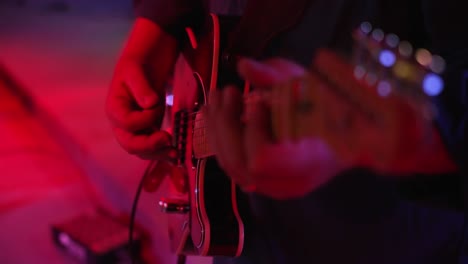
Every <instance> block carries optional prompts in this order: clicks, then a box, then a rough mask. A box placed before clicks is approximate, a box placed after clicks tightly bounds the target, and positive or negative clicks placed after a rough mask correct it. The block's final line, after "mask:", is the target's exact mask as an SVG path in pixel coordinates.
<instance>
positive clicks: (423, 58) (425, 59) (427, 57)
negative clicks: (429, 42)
mask: <svg viewBox="0 0 468 264" xmlns="http://www.w3.org/2000/svg"><path fill="white" fill-rule="evenodd" d="M415 57H416V61H417V62H418V63H419V64H421V65H422V66H426V67H428V66H429V65H430V64H431V61H432V54H431V53H430V52H429V51H428V50H427V49H418V50H416V55H415Z"/></svg>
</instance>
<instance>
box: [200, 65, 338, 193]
mask: <svg viewBox="0 0 468 264" xmlns="http://www.w3.org/2000/svg"><path fill="white" fill-rule="evenodd" d="M239 72H240V74H241V76H242V77H243V78H244V79H246V80H247V81H249V82H250V83H251V84H252V85H253V86H255V87H267V86H271V85H273V84H275V83H277V82H281V81H284V80H287V79H289V78H291V77H296V76H301V75H302V74H304V73H305V69H303V68H301V67H300V66H298V65H296V64H293V63H291V62H288V61H285V60H282V59H274V60H271V61H269V62H267V63H265V64H263V63H257V62H254V61H250V60H241V61H240V63H239ZM242 101H243V98H242V94H241V93H240V92H239V91H238V89H236V88H233V87H227V88H226V89H224V90H223V92H212V93H211V96H210V102H209V107H208V110H207V115H208V121H209V123H208V125H209V127H210V129H209V131H212V133H213V134H212V135H210V137H209V138H210V141H211V142H210V143H211V147H212V148H213V150H214V151H215V153H216V155H217V158H218V160H219V163H220V165H221V166H222V168H223V169H224V170H225V171H226V173H227V174H228V175H229V176H230V177H231V178H232V179H233V180H234V181H235V182H237V183H238V184H239V185H240V186H241V187H242V188H243V189H244V190H246V191H255V192H257V193H260V194H263V195H266V196H269V197H272V198H276V199H288V198H295V197H301V196H304V195H305V194H307V193H308V192H311V191H313V190H314V189H316V188H318V187H319V186H321V185H322V184H323V183H325V182H327V181H328V180H329V179H330V178H332V177H333V176H334V175H336V174H337V173H338V172H339V171H340V170H342V169H344V167H345V166H344V165H343V164H339V162H338V160H337V159H335V157H334V154H333V152H332V151H331V149H330V148H329V146H328V145H327V144H326V143H325V142H324V141H323V140H321V139H318V138H308V139H304V140H301V141H298V142H294V143H292V142H290V141H288V140H282V141H281V140H280V141H279V142H278V141H277V142H273V137H272V134H271V124H270V116H269V109H268V107H266V106H265V105H263V104H262V103H254V104H252V105H250V107H249V108H250V109H249V110H248V112H249V116H248V117H247V118H245V122H241V119H240V116H241V115H242V112H243V103H242Z"/></svg>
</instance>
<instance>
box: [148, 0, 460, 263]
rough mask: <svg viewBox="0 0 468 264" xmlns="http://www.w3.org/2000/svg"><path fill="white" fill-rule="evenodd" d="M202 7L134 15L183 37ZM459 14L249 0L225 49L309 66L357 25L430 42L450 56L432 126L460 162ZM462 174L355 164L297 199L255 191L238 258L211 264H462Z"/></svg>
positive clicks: (422, 5) (184, 0)
mask: <svg viewBox="0 0 468 264" xmlns="http://www.w3.org/2000/svg"><path fill="white" fill-rule="evenodd" d="M218 1H220V0H218ZM462 2H463V3H462ZM208 6H209V5H208V3H207V1H203V0H143V1H142V4H141V6H140V8H139V10H140V11H139V15H140V16H143V17H146V18H149V19H151V20H153V21H155V22H156V23H158V24H159V25H161V26H162V27H163V28H164V29H165V30H166V31H167V32H169V33H171V34H173V35H174V36H176V37H178V38H180V37H181V34H183V28H184V27H185V26H187V25H192V26H195V27H197V26H200V25H201V23H202V21H203V16H204V14H207V12H208V10H209V7H208ZM466 10H468V2H466V1H454V0H445V1H443V0H433V1H430V0H420V1H418V0H410V1H408V0H354V1H351V0H348V1H345V0H334V1H332V0H289V1H285V0H256V1H255V0H251V1H249V2H248V3H247V6H246V7H245V13H244V14H245V16H244V18H243V20H241V22H240V24H239V28H238V29H239V31H238V33H237V35H235V36H236V37H237V38H235V39H234V40H233V49H232V50H231V52H233V53H236V54H241V55H247V56H252V57H256V58H267V57H271V56H282V57H286V58H289V59H291V60H293V61H296V62H298V63H300V64H302V65H304V66H306V67H307V66H308V65H309V64H310V63H311V61H312V58H313V55H314V51H315V50H316V49H317V48H319V47H329V48H332V49H334V50H337V51H339V52H344V53H348V52H349V50H350V47H351V37H350V34H349V33H350V32H351V31H352V30H353V29H354V28H355V27H356V26H357V25H359V23H361V22H362V21H370V22H372V24H373V25H376V26H378V27H380V28H382V29H383V30H384V31H385V32H389V33H395V34H397V35H398V36H400V38H401V39H404V40H408V41H410V42H411V43H413V44H414V45H415V46H416V47H426V48H429V49H430V50H431V51H433V52H435V53H438V54H440V55H442V56H443V57H444V58H445V59H446V62H447V71H446V74H445V76H444V77H445V82H446V89H445V90H444V92H443V93H442V94H441V95H440V96H438V97H437V98H435V101H436V103H437V105H438V106H439V110H440V115H439V118H438V120H437V125H438V127H439V128H440V131H441V134H442V136H443V139H444V142H445V143H446V145H447V148H448V150H449V151H450V153H451V154H452V155H453V157H454V160H456V161H457V162H458V164H459V165H460V166H461V167H462V168H464V167H465V166H466V164H468V153H467V152H468V142H467V140H468V135H466V133H467V131H468V130H467V129H466V128H465V123H466V122H467V120H468V111H467V110H468V107H467V106H468V98H467V94H466V93H467V92H468V91H467V89H468V87H467V86H466V85H468V81H467V79H468V77H467V76H468V74H467V73H466V72H464V71H465V70H466V69H468V23H467V22H466V19H465V17H466V16H465V14H464V12H466ZM463 74H465V76H464V75H463ZM462 78H465V81H464V83H463V82H462ZM461 174H462V172H460V175H461ZM460 175H443V176H440V177H436V176H419V177H417V176H415V177H410V178H407V179H405V180H404V181H403V180H402V181H399V182H396V180H395V179H394V178H391V177H389V178H383V177H379V176H375V175H373V174H372V173H370V172H368V171H365V170H358V169H356V170H354V171H348V172H345V173H343V174H342V175H339V176H338V177H336V179H334V180H332V181H331V182H330V183H328V184H326V185H325V186H323V187H321V188H320V189H319V190H317V191H315V192H313V193H311V194H309V195H308V196H307V197H304V198H303V199H298V200H292V201H273V200H271V199H268V198H265V197H259V196H256V195H254V196H252V199H251V202H252V206H253V208H254V209H255V210H254V212H255V216H254V219H255V220H252V219H251V221H249V222H248V223H247V230H248V231H247V234H246V245H245V251H244V256H243V257H241V258H239V259H236V260H233V259H227V258H218V259H216V260H215V262H216V263H280V264H283V263H288V264H289V263H294V264H296V263H346V264H352V263H356V264H375V263H379V264H387V263H388V264H406V263H408V264H423V263H424V264H426V263H428V264H432V263H434V264H435V263H437V264H438V263H440V264H449V263H463V262H459V261H461V260H463V257H462V256H463V255H465V254H466V253H468V250H467V249H464V247H463V246H461V245H462V244H463V242H464V241H463V238H464V237H466V234H465V232H466V230H465V229H466V228H465V217H464V214H463V211H462V210H461V211H459V212H457V211H456V210H452V209H449V208H454V207H455V208H456V209H461V207H462V204H463V203H462V202H463V199H462V198H461V195H462V193H463V194H466V195H468V191H465V190H464V189H467V190H468V188H465V187H464V186H465V185H462V180H461V178H460ZM463 179H464V178H463ZM462 191H463V192H462ZM409 199H411V200H412V201H409ZM466 201H468V199H465V202H466ZM423 204H424V205H423ZM467 204H468V203H467ZM435 206H438V207H441V208H439V209H435V208H434V207H435ZM465 246H466V245H465ZM465 261H466V260H465Z"/></svg>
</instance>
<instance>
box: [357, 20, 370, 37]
mask: <svg viewBox="0 0 468 264" xmlns="http://www.w3.org/2000/svg"><path fill="white" fill-rule="evenodd" d="M359 29H360V31H361V32H362V33H364V34H365V35H367V34H369V33H371V31H372V25H371V23H369V22H367V21H366V22H362V23H361V25H360V26H359Z"/></svg>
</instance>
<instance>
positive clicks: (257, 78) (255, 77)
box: [237, 58, 280, 87]
mask: <svg viewBox="0 0 468 264" xmlns="http://www.w3.org/2000/svg"><path fill="white" fill-rule="evenodd" d="M237 71H238V73H239V75H240V76H241V78H243V79H244V80H246V81H248V82H250V83H251V84H252V85H253V86H260V87H265V86H271V85H273V84H274V83H276V82H278V81H279V80H280V79H279V78H278V73H277V71H276V70H275V69H274V68H273V67H270V66H268V65H266V64H264V63H261V62H258V61H255V60H251V59H246V58H242V59H240V60H239V62H238V63H237Z"/></svg>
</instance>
